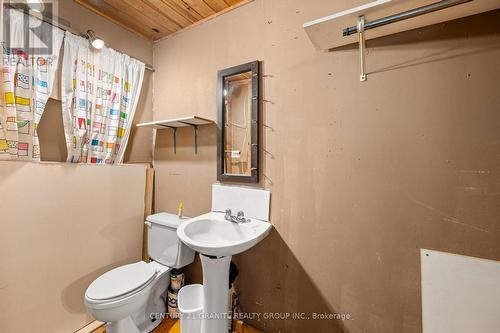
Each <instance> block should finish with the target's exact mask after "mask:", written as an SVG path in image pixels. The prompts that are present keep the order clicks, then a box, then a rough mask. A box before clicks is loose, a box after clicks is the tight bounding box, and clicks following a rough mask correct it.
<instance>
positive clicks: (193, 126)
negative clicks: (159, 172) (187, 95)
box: [179, 121, 198, 155]
mask: <svg viewBox="0 0 500 333" xmlns="http://www.w3.org/2000/svg"><path fill="white" fill-rule="evenodd" d="M179 122H180V123H183V124H186V125H189V126H191V127H192V128H193V132H194V154H195V155H197V154H198V125H195V124H191V123H188V122H186V121H179Z"/></svg>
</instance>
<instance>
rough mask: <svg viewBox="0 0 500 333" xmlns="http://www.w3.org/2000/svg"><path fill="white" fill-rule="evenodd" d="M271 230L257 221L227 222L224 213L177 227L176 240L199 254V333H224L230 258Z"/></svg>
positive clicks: (261, 238)
mask: <svg viewBox="0 0 500 333" xmlns="http://www.w3.org/2000/svg"><path fill="white" fill-rule="evenodd" d="M271 227H272V226H271V224H270V223H269V222H265V221H260V220H257V219H250V220H249V221H248V222H244V223H233V222H229V221H226V220H225V219H224V213H219V212H211V213H207V214H204V215H200V216H198V217H195V218H192V219H190V220H187V221H186V222H184V223H182V224H181V225H180V226H179V227H178V229H177V235H178V236H179V238H180V239H181V240H182V241H183V242H184V243H185V244H186V245H188V246H189V247H191V248H193V249H194V250H196V251H198V252H199V253H200V258H201V264H202V267H203V292H204V302H205V304H204V317H203V320H202V326H201V327H202V328H201V332H202V333H227V331H228V324H229V323H228V319H229V317H228V310H229V300H228V287H229V264H230V263H231V256H232V255H235V254H238V253H241V252H244V251H246V250H248V249H249V248H251V247H252V246H254V245H256V244H257V243H258V242H260V241H261V240H263V239H264V238H265V237H266V236H267V235H268V234H269V233H270V232H271Z"/></svg>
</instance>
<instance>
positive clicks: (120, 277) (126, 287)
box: [85, 261, 157, 303]
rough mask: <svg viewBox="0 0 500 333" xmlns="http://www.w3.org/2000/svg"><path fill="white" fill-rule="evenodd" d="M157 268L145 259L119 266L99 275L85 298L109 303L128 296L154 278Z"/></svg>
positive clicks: (89, 300)
mask: <svg viewBox="0 0 500 333" xmlns="http://www.w3.org/2000/svg"><path fill="white" fill-rule="evenodd" d="M156 275H157V270H156V269H155V267H154V266H153V265H148V264H147V263H145V262H144V261H139V262H136V263H133V264H128V265H124V266H120V267H117V268H115V269H112V270H110V271H109V272H106V273H104V274H103V275H101V276H100V277H98V278H97V279H96V280H95V281H94V282H92V284H91V285H90V286H89V287H88V289H87V292H86V293H85V298H86V300H87V301H88V302H91V303H103V302H105V303H107V302H113V301H116V300H119V299H123V298H126V297H128V296H130V295H131V294H135V293H137V292H139V291H140V290H142V289H144V288H145V287H147V286H148V285H149V283H151V281H153V280H154V278H155V277H156Z"/></svg>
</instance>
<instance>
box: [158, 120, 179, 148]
mask: <svg viewBox="0 0 500 333" xmlns="http://www.w3.org/2000/svg"><path fill="white" fill-rule="evenodd" d="M159 126H161V127H165V128H171V129H172V130H173V132H172V135H173V137H174V154H176V155H177V127H174V126H168V125H163V124H159Z"/></svg>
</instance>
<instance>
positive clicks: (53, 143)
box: [38, 0, 153, 162]
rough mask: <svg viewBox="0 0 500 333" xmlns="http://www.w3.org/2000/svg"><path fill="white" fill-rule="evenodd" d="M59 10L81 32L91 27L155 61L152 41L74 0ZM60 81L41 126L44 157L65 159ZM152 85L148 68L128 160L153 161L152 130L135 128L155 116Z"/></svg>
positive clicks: (113, 42) (111, 43) (141, 57)
mask: <svg viewBox="0 0 500 333" xmlns="http://www.w3.org/2000/svg"><path fill="white" fill-rule="evenodd" d="M57 10H58V14H57V16H59V17H60V18H62V19H63V20H65V21H67V22H69V23H70V25H71V28H72V29H73V30H75V31H77V32H80V33H82V34H83V33H84V32H85V31H87V30H89V29H90V30H94V31H95V32H96V34H97V35H98V36H99V37H101V38H103V39H104V41H105V42H106V46H108V47H111V48H114V49H116V50H118V51H120V52H123V53H126V54H128V55H130V56H131V57H134V58H137V59H139V60H141V61H142V62H144V63H147V64H151V63H152V62H153V51H152V42H151V41H149V40H146V39H144V38H142V37H140V36H138V35H136V34H134V33H132V32H130V31H128V30H125V29H123V28H122V27H120V26H117V25H115V24H114V23H111V22H110V21H108V20H106V19H104V18H102V17H100V16H98V15H96V14H94V13H93V12H91V11H89V10H88V9H86V8H85V7H82V6H80V5H78V4H76V3H75V2H74V1H72V0H60V1H58V6H57ZM59 85H60V83H59V82H58V80H56V83H55V91H54V93H53V94H52V96H53V99H50V100H49V102H48V104H47V107H46V109H45V111H44V115H43V116H42V120H41V122H40V127H39V129H38V134H39V136H40V147H41V158H42V160H43V161H65V160H66V156H67V152H66V144H65V140H64V129H63V123H62V115H61V102H60V101H59V100H60V94H59V91H60V87H59ZM152 85H153V74H152V72H150V71H146V73H145V76H144V83H143V86H142V91H141V95H140V98H139V102H138V105H137V109H136V114H135V117H134V122H133V126H132V131H131V133H130V138H129V142H128V146H127V150H126V152H125V157H124V161H125V162H151V160H152V144H153V142H152V131H151V130H150V129H147V128H135V124H137V123H139V122H145V121H151V120H152V118H153V108H152V102H153V95H152V93H153V92H152Z"/></svg>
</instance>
